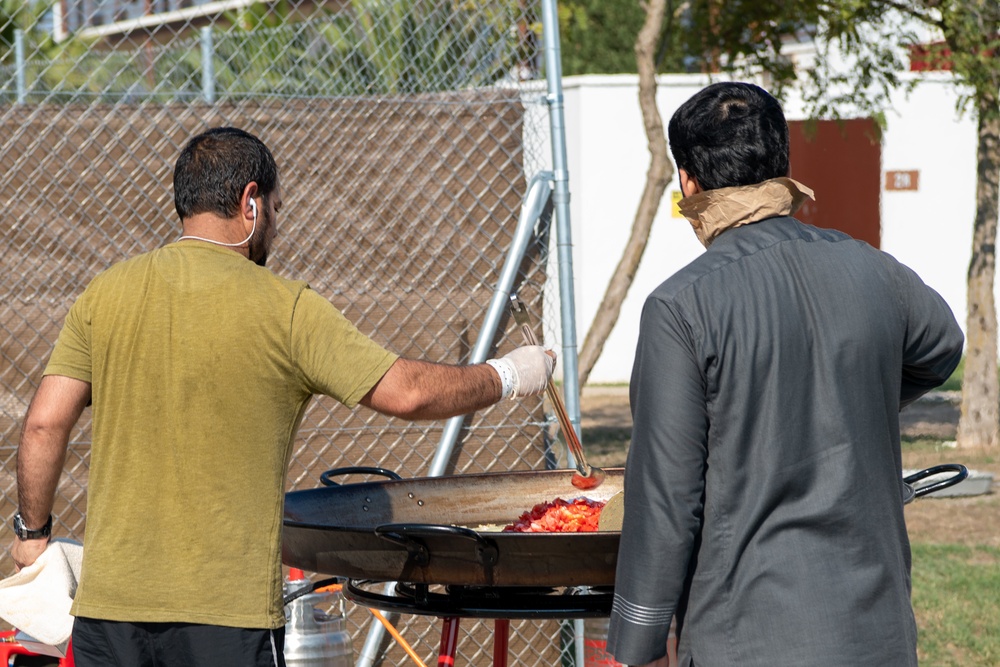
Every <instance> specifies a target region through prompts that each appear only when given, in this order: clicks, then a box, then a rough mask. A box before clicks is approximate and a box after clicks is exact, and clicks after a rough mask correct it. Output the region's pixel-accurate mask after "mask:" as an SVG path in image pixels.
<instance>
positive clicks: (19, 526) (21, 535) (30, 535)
mask: <svg viewBox="0 0 1000 667" xmlns="http://www.w3.org/2000/svg"><path fill="white" fill-rule="evenodd" d="M13 524H14V534H15V535H17V537H18V539H21V540H40V539H42V538H43V537H48V536H49V535H51V534H52V515H51V514H50V515H49V520H48V521H46V522H45V525H44V526H42V527H41V528H37V529H35V530H32V529H31V528H28V527H27V526H26V525H24V519H22V518H21V513H20V512H15V513H14V521H13Z"/></svg>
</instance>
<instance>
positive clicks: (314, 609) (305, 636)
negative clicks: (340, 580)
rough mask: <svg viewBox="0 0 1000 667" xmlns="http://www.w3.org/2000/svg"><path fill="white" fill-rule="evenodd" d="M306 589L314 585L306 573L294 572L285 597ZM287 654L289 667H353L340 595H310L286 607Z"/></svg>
mask: <svg viewBox="0 0 1000 667" xmlns="http://www.w3.org/2000/svg"><path fill="white" fill-rule="evenodd" d="M307 586H312V582H310V581H309V580H308V579H306V578H305V573H303V572H302V570H298V569H295V568H292V569H291V571H290V572H289V577H288V580H287V581H286V582H285V594H286V595H287V594H289V593H294V592H295V591H297V590H301V589H302V588H304V587H307ZM328 610H330V611H328ZM284 653H285V664H286V665H287V666H288V667H353V665H354V647H353V645H352V644H351V633H349V632H348V631H347V630H346V628H345V620H344V598H343V596H342V595H341V594H340V592H339V591H329V592H324V593H309V594H307V595H303V596H302V597H300V598H297V599H295V600H292V601H291V602H289V603H288V604H287V605H285V652H284Z"/></svg>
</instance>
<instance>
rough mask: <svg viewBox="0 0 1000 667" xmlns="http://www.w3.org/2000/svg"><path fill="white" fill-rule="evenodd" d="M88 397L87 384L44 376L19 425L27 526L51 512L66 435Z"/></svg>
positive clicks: (21, 498)
mask: <svg viewBox="0 0 1000 667" xmlns="http://www.w3.org/2000/svg"><path fill="white" fill-rule="evenodd" d="M89 399H90V384H89V383H86V382H82V381H80V380H75V379H73V378H67V377H62V376H46V377H45V378H43V379H42V384H41V385H40V386H39V388H38V391H37V392H36V393H35V397H34V399H32V401H31V406H30V407H29V408H28V414H27V415H26V416H25V418H24V425H23V426H22V428H21V442H20V445H19V447H18V450H17V500H18V505H19V509H20V512H21V518H22V519H24V523H25V525H26V526H27V527H28V528H32V529H34V528H40V527H41V526H43V525H45V522H46V521H48V518H49V515H50V514H51V513H52V504H53V501H54V498H55V492H56V486H57V484H58V483H59V476H60V475H61V474H62V469H63V463H64V462H65V460H66V447H67V445H68V443H69V436H70V433H71V432H72V430H73V427H74V426H75V425H76V421H77V419H79V417H80V413H82V412H83V409H84V407H85V406H86V405H87V402H88V401H89Z"/></svg>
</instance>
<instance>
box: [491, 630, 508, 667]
mask: <svg viewBox="0 0 1000 667" xmlns="http://www.w3.org/2000/svg"><path fill="white" fill-rule="evenodd" d="M509 639H510V619H507V618H498V619H496V621H494V622H493V667H507V642H508V640H509Z"/></svg>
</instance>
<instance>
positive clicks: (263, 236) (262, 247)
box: [247, 200, 274, 266]
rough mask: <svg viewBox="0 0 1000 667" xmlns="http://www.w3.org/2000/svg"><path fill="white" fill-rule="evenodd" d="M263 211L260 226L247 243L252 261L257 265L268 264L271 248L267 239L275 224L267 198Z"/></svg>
mask: <svg viewBox="0 0 1000 667" xmlns="http://www.w3.org/2000/svg"><path fill="white" fill-rule="evenodd" d="M261 208H263V209H264V211H263V213H262V214H261V216H260V226H259V227H258V228H257V231H256V232H255V233H254V235H253V237H252V238H251V239H250V242H249V243H248V244H247V254H248V255H249V257H250V261H251V262H253V263H254V264H256V265H257V266H265V265H266V264H267V255H268V251H269V250H270V247H269V246H270V243H269V242H268V240H267V237H268V234H269V233H270V230H271V225H273V224H274V220H272V219H271V211H270V208H269V207H268V205H267V202H266V200H265V202H264V206H262V207H261Z"/></svg>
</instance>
